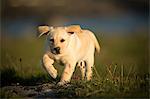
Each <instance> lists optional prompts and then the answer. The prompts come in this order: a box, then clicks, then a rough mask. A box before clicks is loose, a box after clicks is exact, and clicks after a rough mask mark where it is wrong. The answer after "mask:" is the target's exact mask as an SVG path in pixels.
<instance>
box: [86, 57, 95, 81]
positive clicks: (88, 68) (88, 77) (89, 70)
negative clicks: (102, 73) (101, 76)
mask: <svg viewBox="0 0 150 99" xmlns="http://www.w3.org/2000/svg"><path fill="white" fill-rule="evenodd" d="M86 64H87V65H86V80H91V78H92V67H93V65H94V56H93V57H90V58H89V59H87V60H86Z"/></svg>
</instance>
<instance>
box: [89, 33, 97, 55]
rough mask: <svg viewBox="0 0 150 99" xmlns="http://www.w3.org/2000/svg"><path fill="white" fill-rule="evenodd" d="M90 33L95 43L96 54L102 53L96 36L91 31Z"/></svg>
mask: <svg viewBox="0 0 150 99" xmlns="http://www.w3.org/2000/svg"><path fill="white" fill-rule="evenodd" d="M88 33H89V35H90V37H91V39H92V40H93V42H94V45H95V49H96V52H97V53H100V45H99V43H98V41H97V39H96V37H95V35H94V34H93V33H92V32H91V31H89V32H88Z"/></svg>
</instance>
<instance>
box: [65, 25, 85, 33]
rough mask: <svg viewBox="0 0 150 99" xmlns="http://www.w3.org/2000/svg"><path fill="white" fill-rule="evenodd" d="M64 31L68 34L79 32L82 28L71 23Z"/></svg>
mask: <svg viewBox="0 0 150 99" xmlns="http://www.w3.org/2000/svg"><path fill="white" fill-rule="evenodd" d="M66 31H67V33H69V34H74V33H81V32H82V29H81V27H80V25H71V26H68V27H66Z"/></svg>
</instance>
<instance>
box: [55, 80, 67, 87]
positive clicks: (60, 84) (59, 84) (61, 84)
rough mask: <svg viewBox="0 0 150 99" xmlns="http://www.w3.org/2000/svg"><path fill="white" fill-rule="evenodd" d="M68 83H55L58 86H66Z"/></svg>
mask: <svg viewBox="0 0 150 99" xmlns="http://www.w3.org/2000/svg"><path fill="white" fill-rule="evenodd" d="M67 83H68V82H67V81H60V82H58V83H57V85H58V86H64V85H66V84H67Z"/></svg>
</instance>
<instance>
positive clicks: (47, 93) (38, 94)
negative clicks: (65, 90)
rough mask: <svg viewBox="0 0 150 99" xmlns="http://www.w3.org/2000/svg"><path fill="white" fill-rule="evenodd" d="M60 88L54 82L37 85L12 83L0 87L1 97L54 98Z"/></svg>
mask: <svg viewBox="0 0 150 99" xmlns="http://www.w3.org/2000/svg"><path fill="white" fill-rule="evenodd" d="M60 90H61V88H59V90H58V88H57V86H56V84H53V83H45V84H41V85H37V86H21V85H12V86H5V87H2V88H1V96H2V97H34V98H44V97H49V98H55V97H57V96H58V94H59V91H60Z"/></svg>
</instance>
